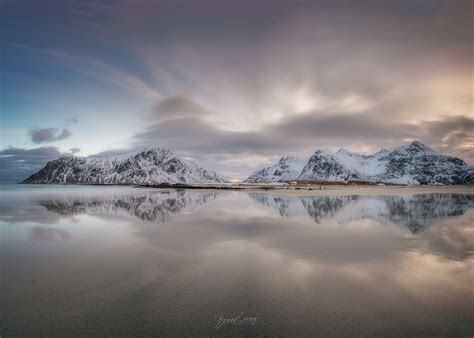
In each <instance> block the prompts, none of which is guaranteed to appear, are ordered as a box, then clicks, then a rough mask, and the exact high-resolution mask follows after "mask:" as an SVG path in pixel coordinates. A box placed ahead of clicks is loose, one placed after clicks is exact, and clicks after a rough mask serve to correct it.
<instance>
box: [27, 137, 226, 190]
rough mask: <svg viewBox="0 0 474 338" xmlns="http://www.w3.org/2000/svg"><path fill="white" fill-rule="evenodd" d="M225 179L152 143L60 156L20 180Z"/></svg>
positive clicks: (147, 181) (191, 181) (195, 181)
mask: <svg viewBox="0 0 474 338" xmlns="http://www.w3.org/2000/svg"><path fill="white" fill-rule="evenodd" d="M225 182H227V179H226V178H224V177H221V176H220V175H218V174H217V173H215V172H213V171H210V170H206V169H203V168H201V167H200V166H198V165H197V164H196V163H195V162H194V161H191V160H187V159H183V158H180V157H178V156H177V155H176V154H174V153H173V152H171V151H170V150H168V149H165V148H162V147H160V146H156V145H152V146H148V147H145V148H143V149H141V150H138V151H134V152H130V153H127V154H123V155H118V156H110V157H75V156H70V155H69V156H62V157H59V158H58V159H56V160H52V161H49V162H48V163H47V164H46V165H45V166H44V167H43V168H42V169H40V170H39V171H38V172H36V173H34V174H32V175H31V176H29V177H28V178H26V179H25V180H23V181H22V182H21V183H53V184H54V183H56V184H104V185H105V184H124V185H126V184H140V185H145V184H151V185H153V184H161V183H169V184H176V183H184V184H199V183H225Z"/></svg>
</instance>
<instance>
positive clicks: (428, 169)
mask: <svg viewBox="0 0 474 338" xmlns="http://www.w3.org/2000/svg"><path fill="white" fill-rule="evenodd" d="M277 166H278V164H277V165H275V166H273V167H269V168H265V169H262V170H260V171H256V172H254V173H253V174H252V175H250V176H249V177H248V178H247V179H246V180H245V181H246V182H272V181H274V180H275V179H273V176H272V175H271V169H273V168H274V167H277ZM257 173H258V175H257ZM280 180H320V181H343V180H361V181H369V182H386V183H400V184H429V185H436V184H474V167H473V166H468V165H467V164H466V163H465V162H464V161H463V160H461V159H459V158H456V157H453V156H448V155H443V154H440V153H438V152H436V151H435V150H433V149H431V148H430V147H428V146H426V145H424V144H422V143H420V142H418V141H414V142H412V143H410V144H408V145H404V146H401V147H398V148H396V149H394V150H393V151H391V152H390V151H388V150H386V149H382V150H380V151H378V152H377V153H375V154H372V155H361V154H356V153H352V152H350V151H348V150H345V149H340V150H339V151H337V152H336V153H335V154H330V153H327V152H324V151H321V150H318V151H316V152H315V153H314V155H313V156H311V157H310V158H309V159H308V161H307V163H306V164H305V165H304V167H303V168H302V170H301V171H300V173H299V174H298V173H297V172H296V170H294V171H292V172H291V173H288V174H287V175H286V176H285V179H280Z"/></svg>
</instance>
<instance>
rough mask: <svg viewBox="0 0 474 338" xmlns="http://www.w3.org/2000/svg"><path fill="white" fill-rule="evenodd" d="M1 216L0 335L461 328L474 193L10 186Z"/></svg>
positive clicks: (0, 197) (370, 332)
mask: <svg viewBox="0 0 474 338" xmlns="http://www.w3.org/2000/svg"><path fill="white" fill-rule="evenodd" d="M384 191H385V190H384ZM386 191H389V192H390V190H386ZM293 193H297V192H293ZM305 193H306V192H303V194H305ZM0 230H1V242H0V244H1V245H0V266H1V267H2V277H1V279H2V280H1V282H2V287H1V288H0V300H1V304H2V308H1V310H0V336H68V335H78V336H214V335H222V336H311V337H315V336H393V335H396V336H430V337H431V336H439V335H445V336H472V333H473V332H474V326H473V324H472V323H474V317H473V312H472V304H473V302H474V297H473V295H474V294H473V292H472V285H473V281H472V271H473V267H474V260H473V252H474V231H473V230H474V198H473V194H453V193H446V194H424V195H383V196H373V195H362V196H359V195H357V196H355V195H354V196H342V195H331V196H329V195H328V196H302V195H300V196H296V195H288V194H286V195H285V193H284V192H274V191H268V192H242V191H212V190H203V191H199V190H175V189H144V188H127V187H67V186H66V187H54V186H41V187H37V186H34V187H28V186H19V187H14V188H11V189H10V190H9V191H8V192H5V191H4V193H2V194H0ZM239 315H241V316H244V317H252V318H254V317H256V318H257V321H256V323H255V325H245V324H242V325H233V324H226V325H223V326H222V327H221V328H219V329H218V330H216V324H217V319H218V318H219V317H222V318H235V317H237V316H239Z"/></svg>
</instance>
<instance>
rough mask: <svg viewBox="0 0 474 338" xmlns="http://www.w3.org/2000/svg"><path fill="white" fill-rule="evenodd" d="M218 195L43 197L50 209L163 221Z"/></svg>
mask: <svg viewBox="0 0 474 338" xmlns="http://www.w3.org/2000/svg"><path fill="white" fill-rule="evenodd" d="M215 198H216V193H215V192H202V193H200V192H193V193H189V192H187V191H186V190H171V191H164V192H149V193H145V194H143V193H142V194H136V195H119V196H114V195H112V196H98V197H89V198H88V197H81V198H72V199H71V198H63V199H52V200H45V201H40V202H39V204H40V205H42V206H43V207H45V208H46V209H47V210H48V211H51V212H54V213H57V214H60V215H63V216H72V215H80V214H86V213H89V214H103V215H107V214H109V215H120V214H122V215H123V214H124V213H125V214H128V215H129V216H133V217H136V218H138V219H140V220H142V221H144V222H149V223H164V222H168V221H170V220H171V219H172V218H173V216H174V215H176V214H178V213H180V212H181V211H183V210H185V209H186V208H196V207H198V206H199V205H201V204H203V203H206V202H207V201H209V200H211V199H215Z"/></svg>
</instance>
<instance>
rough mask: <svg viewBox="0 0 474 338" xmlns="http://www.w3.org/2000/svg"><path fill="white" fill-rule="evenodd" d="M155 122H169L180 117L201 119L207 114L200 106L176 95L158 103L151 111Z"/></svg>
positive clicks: (187, 98) (185, 97) (189, 99)
mask: <svg viewBox="0 0 474 338" xmlns="http://www.w3.org/2000/svg"><path fill="white" fill-rule="evenodd" d="M152 114H153V117H154V118H155V119H156V120H169V119H175V118H180V117H192V116H198V117H203V116H205V115H206V114H209V112H208V111H207V110H206V109H205V108H204V107H202V106H201V105H200V104H198V103H196V102H194V101H193V100H192V99H191V98H189V97H187V96H184V95H176V96H172V97H169V98H167V99H164V100H162V101H160V102H159V103H158V104H157V105H155V107H154V108H153V109H152Z"/></svg>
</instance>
